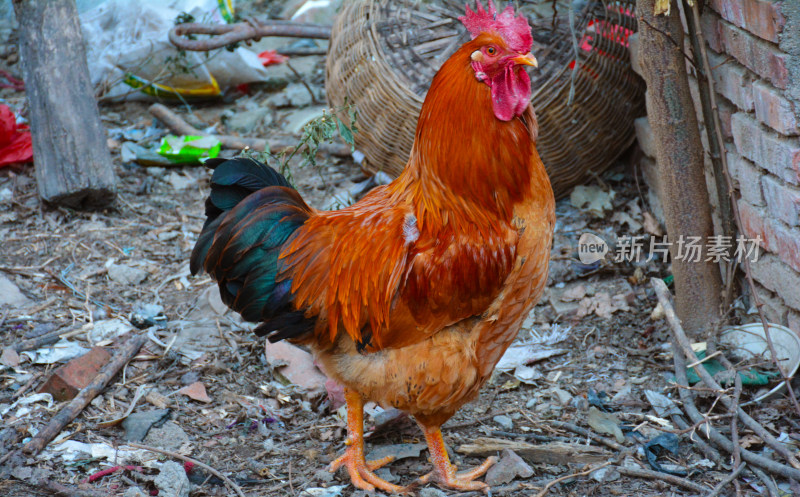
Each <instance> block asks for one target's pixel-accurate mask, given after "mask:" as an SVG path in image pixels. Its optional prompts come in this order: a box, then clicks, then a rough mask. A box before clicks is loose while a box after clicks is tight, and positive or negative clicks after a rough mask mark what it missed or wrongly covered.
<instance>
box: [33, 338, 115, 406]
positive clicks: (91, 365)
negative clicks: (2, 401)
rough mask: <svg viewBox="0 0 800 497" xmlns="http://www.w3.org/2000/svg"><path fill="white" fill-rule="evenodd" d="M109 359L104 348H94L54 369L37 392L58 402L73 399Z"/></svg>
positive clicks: (109, 356)
mask: <svg viewBox="0 0 800 497" xmlns="http://www.w3.org/2000/svg"><path fill="white" fill-rule="evenodd" d="M110 359H111V354H109V353H108V352H107V351H106V350H105V349H104V348H102V347H94V348H93V349H92V350H90V351H89V352H87V353H86V354H84V355H82V356H80V357H76V358H74V359H72V360H71V361H69V362H68V363H66V364H64V365H63V366H61V367H60V368H58V369H56V370H55V371H54V372H53V374H52V375H51V376H50V378H48V379H47V381H46V382H45V383H44V385H42V386H41V387H39V392H47V393H50V394H52V395H53V398H54V399H56V400H59V401H61V400H69V399H73V398H75V396H76V395H78V392H80V391H81V389H82V388H84V387H85V386H86V385H88V384H89V383H91V381H92V380H93V379H94V377H95V376H97V373H98V372H99V371H100V369H101V368H102V367H103V366H104V365H105V364H106V363H107V362H108V361H109V360H110Z"/></svg>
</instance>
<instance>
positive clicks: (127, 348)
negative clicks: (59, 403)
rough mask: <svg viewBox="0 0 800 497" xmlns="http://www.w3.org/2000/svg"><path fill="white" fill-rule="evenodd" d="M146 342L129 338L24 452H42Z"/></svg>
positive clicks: (144, 339)
mask: <svg viewBox="0 0 800 497" xmlns="http://www.w3.org/2000/svg"><path fill="white" fill-rule="evenodd" d="M146 341H147V336H145V335H136V336H133V337H131V338H129V339H128V341H127V342H125V343H124V344H123V345H122V347H120V348H119V350H117V352H116V353H115V354H114V356H113V357H112V358H111V360H110V361H109V362H108V364H106V365H105V366H103V369H101V370H100V372H99V373H97V376H95V378H94V379H93V380H92V382H91V383H89V384H88V385H87V386H86V387H85V388H83V389H82V390H81V391H80V392H79V393H78V396H77V397H75V398H74V399H72V401H71V402H70V403H69V404H67V405H66V406H65V407H64V408H63V409H61V411H59V412H58V414H56V415H55V416H53V419H51V420H50V422H49V423H48V424H47V426H45V427H44V428H43V429H42V430H41V431H40V432H39V433H37V434H36V436H34V437H33V439H31V441H30V442H28V443H27V444H25V446H24V447H23V448H22V450H23V452H25V453H27V454H33V455H35V454H38V453H39V452H41V450H42V449H44V448H45V446H47V444H49V443H50V441H52V440H53V439H54V438H55V437H56V435H58V434H59V433H61V430H63V429H64V427H65V426H67V425H68V424H70V423H71V422H72V420H73V419H75V418H76V417H78V415H79V414H80V413H81V411H83V409H84V408H85V407H86V406H87V405H89V402H91V401H92V399H94V398H95V397H97V395H98V394H99V393H100V392H102V391H103V389H105V388H106V386H107V385H108V383H109V382H110V381H111V379H112V378H114V376H116V375H117V373H119V371H120V370H121V369H122V367H123V366H124V365H125V364H127V363H128V361H130V360H131V359H132V358H133V357H134V356H135V355H136V353H137V352H138V351H139V349H140V348H141V347H142V345H144V343H145V342H146Z"/></svg>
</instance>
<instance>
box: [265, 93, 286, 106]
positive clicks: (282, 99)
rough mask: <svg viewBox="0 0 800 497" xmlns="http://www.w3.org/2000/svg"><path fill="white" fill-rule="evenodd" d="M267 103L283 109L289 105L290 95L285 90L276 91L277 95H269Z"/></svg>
mask: <svg viewBox="0 0 800 497" xmlns="http://www.w3.org/2000/svg"><path fill="white" fill-rule="evenodd" d="M266 104H267V105H269V106H270V107H272V108H275V109H282V108H284V107H289V105H290V103H289V97H288V96H287V95H286V94H285V93H283V92H281V93H276V94H275V95H273V96H271V97H269V98H268V99H267V100H266Z"/></svg>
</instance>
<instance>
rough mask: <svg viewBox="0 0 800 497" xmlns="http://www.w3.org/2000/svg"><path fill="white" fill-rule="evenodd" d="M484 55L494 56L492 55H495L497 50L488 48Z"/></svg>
mask: <svg viewBox="0 0 800 497" xmlns="http://www.w3.org/2000/svg"><path fill="white" fill-rule="evenodd" d="M486 53H487V54H489V55H494V54H496V53H497V49H496V48H494V47H489V48H487V49H486Z"/></svg>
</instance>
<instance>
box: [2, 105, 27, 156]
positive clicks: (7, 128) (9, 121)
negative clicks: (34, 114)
mask: <svg viewBox="0 0 800 497" xmlns="http://www.w3.org/2000/svg"><path fill="white" fill-rule="evenodd" d="M32 160H33V143H32V141H31V132H30V131H28V127H27V126H17V119H16V117H14V113H13V112H11V109H9V108H8V106H7V105H2V104H0V167H5V166H10V165H14V164H24V163H26V162H31V161H32Z"/></svg>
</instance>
